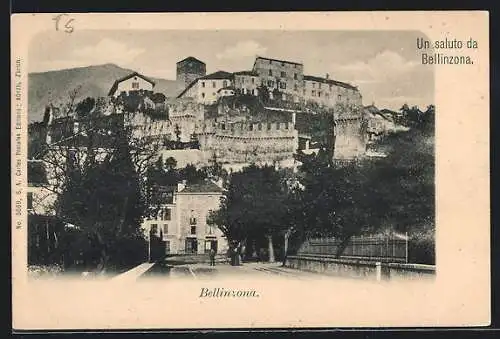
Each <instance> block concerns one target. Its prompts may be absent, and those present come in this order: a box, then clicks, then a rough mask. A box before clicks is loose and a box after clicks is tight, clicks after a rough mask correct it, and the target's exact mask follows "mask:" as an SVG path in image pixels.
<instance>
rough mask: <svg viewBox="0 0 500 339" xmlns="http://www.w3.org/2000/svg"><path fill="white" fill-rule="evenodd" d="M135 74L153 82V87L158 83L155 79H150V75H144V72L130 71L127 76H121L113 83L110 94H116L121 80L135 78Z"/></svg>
mask: <svg viewBox="0 0 500 339" xmlns="http://www.w3.org/2000/svg"><path fill="white" fill-rule="evenodd" d="M135 76H137V77H139V78H142V79H144V80H146V81H147V82H149V83H150V84H152V85H153V87H154V86H155V85H156V83H155V82H154V81H153V80H151V79H149V78H148V77H146V76H144V75H142V74H140V73H138V72H132V73H130V74H129V75H126V76H124V77H122V78H120V79H117V80H116V81H115V82H114V83H113V86H111V89H110V90H109V93H108V96H110V95H113V94H115V92H116V90H117V89H118V84H119V83H120V82H123V81H125V80H128V79H130V78H133V77H135Z"/></svg>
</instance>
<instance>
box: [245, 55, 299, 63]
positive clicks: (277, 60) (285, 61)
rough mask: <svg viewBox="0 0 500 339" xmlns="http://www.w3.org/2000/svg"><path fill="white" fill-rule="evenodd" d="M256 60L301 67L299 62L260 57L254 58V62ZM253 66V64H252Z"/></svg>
mask: <svg viewBox="0 0 500 339" xmlns="http://www.w3.org/2000/svg"><path fill="white" fill-rule="evenodd" d="M257 59H262V60H271V61H276V62H284V63H286V64H292V65H302V63H300V62H294V61H287V60H280V59H273V58H266V57H261V56H257V57H256V58H255V61H257ZM254 64H255V63H254Z"/></svg>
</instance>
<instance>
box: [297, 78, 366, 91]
mask: <svg viewBox="0 0 500 339" xmlns="http://www.w3.org/2000/svg"><path fill="white" fill-rule="evenodd" d="M304 80H308V81H316V82H322V83H324V84H329V85H334V86H339V87H344V88H349V89H353V90H356V91H357V90H358V88H357V87H356V86H353V85H351V84H348V83H346V82H342V81H337V80H332V79H326V78H321V77H317V76H313V75H304Z"/></svg>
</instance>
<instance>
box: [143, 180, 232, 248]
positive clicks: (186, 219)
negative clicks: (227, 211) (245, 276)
mask: <svg viewBox="0 0 500 339" xmlns="http://www.w3.org/2000/svg"><path fill="white" fill-rule="evenodd" d="M222 194H223V190H222V188H221V187H220V186H219V185H217V184H216V183H214V182H211V181H209V180H206V181H204V182H201V183H196V184H187V185H186V184H185V183H179V184H178V186H177V188H175V189H174V192H173V194H172V195H171V199H168V198H167V199H166V200H165V201H164V203H163V204H161V206H160V210H159V213H158V215H157V217H156V218H154V219H149V220H145V221H144V223H143V225H142V226H143V229H144V231H145V232H146V234H147V235H149V237H151V236H156V237H160V239H162V241H163V243H164V245H162V246H164V249H162V251H164V254H165V255H168V254H205V253H208V251H209V250H210V249H211V248H213V249H214V250H216V252H217V253H224V252H226V251H227V249H228V242H227V239H226V238H225V236H224V234H223V233H222V231H221V230H220V229H219V228H218V227H217V226H216V225H212V224H211V223H210V222H209V218H208V217H209V214H210V212H211V211H216V210H218V209H219V206H220V199H221V197H222Z"/></svg>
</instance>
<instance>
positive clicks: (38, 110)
mask: <svg viewBox="0 0 500 339" xmlns="http://www.w3.org/2000/svg"><path fill="white" fill-rule="evenodd" d="M131 72H133V70H130V69H125V68H121V67H119V66H116V65H114V64H105V65H97V66H88V67H79V68H71V69H63V70H58V71H49V72H42V73H30V74H29V75H28V120H29V122H33V121H40V120H42V118H43V112H44V110H45V106H46V105H47V104H49V103H50V102H52V103H54V104H59V103H61V102H65V101H67V100H68V92H69V91H71V90H73V89H75V88H78V86H81V88H80V90H79V95H78V99H77V100H81V99H84V98H86V97H89V96H90V97H99V96H106V95H107V94H108V91H109V89H110V88H111V86H112V85H113V82H114V81H115V80H116V79H118V78H121V77H123V76H125V75H127V74H129V73H131ZM144 75H145V76H148V75H147V74H144ZM151 79H152V80H153V81H155V82H156V86H155V92H161V93H163V94H165V95H166V96H167V97H171V96H176V95H177V94H178V93H180V92H181V91H182V90H183V85H182V84H180V83H178V82H177V81H175V80H165V79H158V78H154V77H151Z"/></svg>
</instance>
